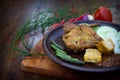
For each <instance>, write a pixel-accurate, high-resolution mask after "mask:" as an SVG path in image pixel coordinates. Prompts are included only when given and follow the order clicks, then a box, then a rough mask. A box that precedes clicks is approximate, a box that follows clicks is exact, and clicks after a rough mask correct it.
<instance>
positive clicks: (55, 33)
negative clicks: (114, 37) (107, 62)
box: [43, 20, 120, 72]
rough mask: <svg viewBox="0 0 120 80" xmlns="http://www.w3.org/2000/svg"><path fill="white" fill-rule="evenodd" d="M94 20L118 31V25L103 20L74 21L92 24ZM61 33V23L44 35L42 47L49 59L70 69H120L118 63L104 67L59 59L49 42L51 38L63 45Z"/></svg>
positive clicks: (119, 28)
mask: <svg viewBox="0 0 120 80" xmlns="http://www.w3.org/2000/svg"><path fill="white" fill-rule="evenodd" d="M95 22H98V23H99V24H100V25H101V26H102V25H106V26H111V27H114V28H116V29H117V30H118V31H120V25H118V24H114V23H110V22H104V21H92V20H89V21H79V22H75V24H81V23H88V24H92V23H95ZM63 34H64V32H63V25H61V26H59V27H57V28H55V29H53V30H52V31H51V32H48V33H47V34H46V36H45V37H44V42H43V47H44V49H45V52H46V54H47V55H48V57H49V58H50V59H52V60H53V61H54V62H56V63H58V64H60V65H62V66H64V67H67V68H70V69H74V70H77V71H86V72H109V71H115V70H118V69H120V65H118V66H114V67H106V68H105V67H99V66H97V65H95V64H88V63H86V64H84V65H78V64H72V63H68V62H65V61H63V60H61V59H60V58H58V57H57V56H56V55H55V51H54V50H53V49H52V48H51V47H50V43H51V41H52V40H55V41H56V43H57V44H59V45H61V46H63V47H65V45H64V43H63V41H62V35H63ZM81 54H82V53H81ZM72 56H74V57H78V55H77V54H75V55H72Z"/></svg>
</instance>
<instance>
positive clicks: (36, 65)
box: [21, 39, 120, 80]
mask: <svg viewBox="0 0 120 80" xmlns="http://www.w3.org/2000/svg"><path fill="white" fill-rule="evenodd" d="M42 41H43V39H41V40H40V41H39V42H38V43H37V45H36V46H35V47H34V48H33V50H32V51H31V53H32V54H34V53H35V51H39V52H40V53H44V54H45V52H44V49H43V47H42ZM21 69H22V70H23V71H25V72H31V73H37V74H40V75H46V76H51V77H56V78H59V79H67V80H73V79H75V80H79V79H85V78H88V77H89V80H96V79H104V78H106V79H114V78H115V79H119V73H120V72H119V71H118V72H110V73H89V72H81V71H79V72H78V71H75V70H72V69H68V68H65V67H63V66H61V65H59V64H57V63H55V62H53V61H52V60H51V59H50V58H49V57H48V56H27V57H25V58H24V59H23V61H22V62H21ZM113 74H114V75H113ZM99 75H100V76H99Z"/></svg>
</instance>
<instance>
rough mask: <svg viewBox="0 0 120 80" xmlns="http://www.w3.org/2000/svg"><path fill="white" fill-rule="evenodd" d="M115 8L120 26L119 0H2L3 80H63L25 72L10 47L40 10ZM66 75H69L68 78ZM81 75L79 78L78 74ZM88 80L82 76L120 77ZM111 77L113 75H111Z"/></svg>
mask: <svg viewBox="0 0 120 80" xmlns="http://www.w3.org/2000/svg"><path fill="white" fill-rule="evenodd" d="M95 4H97V5H99V6H102V5H103V6H105V5H110V6H114V8H113V9H112V11H113V14H114V16H113V17H114V19H113V22H114V23H118V24H120V15H119V14H120V1H119V0H91V1H87V0H84V1H82V0H59V1H58V0H0V80H53V79H54V80H61V79H58V78H54V77H52V76H51V77H50V76H49V77H48V76H45V75H38V74H34V73H29V72H23V71H22V70H21V61H22V60H23V59H24V57H23V56H21V55H19V54H17V53H16V52H14V51H13V50H12V49H11V48H10V43H11V40H12V38H13V36H14V35H15V33H16V32H17V30H18V28H19V27H21V25H22V24H23V23H24V21H25V20H26V19H28V18H31V16H32V15H34V14H35V13H36V12H37V10H42V9H55V8H63V7H71V5H74V6H75V8H77V9H82V8H83V7H84V8H85V9H88V10H90V9H91V8H92V5H95ZM64 75H65V74H64ZM76 75H77V74H76ZM90 75H91V74H89V76H87V77H86V74H82V73H81V75H79V76H81V79H84V80H88V79H90V80H93V79H98V80H101V79H102V80H106V79H110V80H112V79H116V80H119V77H118V76H119V74H117V73H115V74H113V76H111V75H110V78H109V77H105V76H106V75H104V76H103V77H98V76H99V75H95V76H90ZM108 75H109V74H108Z"/></svg>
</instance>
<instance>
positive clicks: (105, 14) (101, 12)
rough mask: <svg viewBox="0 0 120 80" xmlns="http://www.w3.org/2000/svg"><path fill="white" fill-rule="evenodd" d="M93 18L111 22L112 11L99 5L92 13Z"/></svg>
mask: <svg viewBox="0 0 120 80" xmlns="http://www.w3.org/2000/svg"><path fill="white" fill-rule="evenodd" d="M94 18H95V20H103V21H109V22H112V13H111V12H110V10H109V9H108V8H106V7H100V8H98V9H97V10H96V12H95V15H94Z"/></svg>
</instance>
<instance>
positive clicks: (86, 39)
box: [62, 22, 102, 52]
mask: <svg viewBox="0 0 120 80" xmlns="http://www.w3.org/2000/svg"><path fill="white" fill-rule="evenodd" d="M63 30H64V35H63V37H62V39H63V41H64V43H65V45H66V47H67V48H69V49H72V50H73V51H74V52H77V51H81V50H84V49H85V48H92V47H95V46H96V44H97V43H98V42H99V41H101V40H102V38H101V37H99V36H98V35H97V34H96V32H95V31H94V30H93V29H92V28H90V27H88V26H87V25H76V24H74V23H70V22H67V23H65V24H64V26H63Z"/></svg>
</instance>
